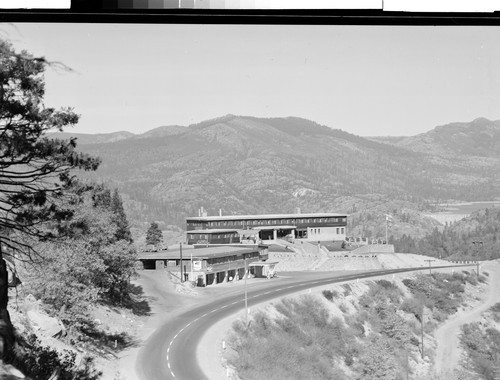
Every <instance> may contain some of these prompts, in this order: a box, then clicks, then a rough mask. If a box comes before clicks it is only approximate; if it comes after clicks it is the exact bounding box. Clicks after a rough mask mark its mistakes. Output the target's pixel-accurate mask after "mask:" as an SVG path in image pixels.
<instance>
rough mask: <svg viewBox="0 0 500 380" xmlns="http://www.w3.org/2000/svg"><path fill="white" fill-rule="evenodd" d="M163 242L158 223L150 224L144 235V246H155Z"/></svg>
mask: <svg viewBox="0 0 500 380" xmlns="http://www.w3.org/2000/svg"><path fill="white" fill-rule="evenodd" d="M161 242H163V234H162V232H161V230H160V228H159V227H158V223H156V222H152V223H151V225H150V226H149V228H148V231H147V233H146V244H148V245H149V244H152V245H157V244H160V243H161Z"/></svg>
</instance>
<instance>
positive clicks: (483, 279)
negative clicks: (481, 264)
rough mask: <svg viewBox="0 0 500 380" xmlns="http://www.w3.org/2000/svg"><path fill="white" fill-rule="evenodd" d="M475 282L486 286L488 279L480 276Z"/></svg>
mask: <svg viewBox="0 0 500 380" xmlns="http://www.w3.org/2000/svg"><path fill="white" fill-rule="evenodd" d="M477 280H478V281H479V282H481V283H483V284H486V283H487V282H488V278H487V277H486V276H483V275H482V274H480V275H479V277H478V278H477Z"/></svg>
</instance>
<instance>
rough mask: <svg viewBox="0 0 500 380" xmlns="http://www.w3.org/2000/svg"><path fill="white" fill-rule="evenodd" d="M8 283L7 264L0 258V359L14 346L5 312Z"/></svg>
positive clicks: (7, 301) (12, 331)
mask: <svg viewBox="0 0 500 380" xmlns="http://www.w3.org/2000/svg"><path fill="white" fill-rule="evenodd" d="M0 257H1V256H0ZM8 282H9V276H8V273H7V264H6V263H5V260H4V259H3V258H0V358H2V359H3V358H4V357H5V356H6V355H8V354H9V353H10V352H12V348H13V346H14V327H13V326H12V322H11V321H10V315H9V311H8V310H7V305H8V303H9V284H8Z"/></svg>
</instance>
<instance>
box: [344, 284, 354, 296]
mask: <svg viewBox="0 0 500 380" xmlns="http://www.w3.org/2000/svg"><path fill="white" fill-rule="evenodd" d="M342 287H343V288H344V290H345V292H344V296H348V295H351V294H352V288H351V285H349V284H342Z"/></svg>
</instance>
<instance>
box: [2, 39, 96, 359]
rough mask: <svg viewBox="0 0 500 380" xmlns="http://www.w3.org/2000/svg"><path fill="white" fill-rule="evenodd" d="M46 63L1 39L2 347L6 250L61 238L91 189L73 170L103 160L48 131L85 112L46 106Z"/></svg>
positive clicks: (23, 254)
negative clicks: (74, 207)
mask: <svg viewBox="0 0 500 380" xmlns="http://www.w3.org/2000/svg"><path fill="white" fill-rule="evenodd" d="M47 65H49V63H48V62H47V61H46V60H45V59H44V58H37V57H33V56H32V55H30V54H28V53H27V52H25V51H23V52H21V53H17V52H16V51H15V50H14V49H13V48H12V46H11V45H10V44H9V43H7V42H5V41H3V40H0V354H4V353H5V352H9V350H11V348H12V344H13V329H12V325H11V322H10V316H9V313H8V310H7V305H8V292H7V271H6V264H5V261H4V259H3V257H2V256H3V255H11V256H14V255H15V256H16V257H18V258H19V259H21V260H30V259H33V258H34V256H36V252H35V251H34V250H33V248H32V247H33V245H32V244H31V243H32V241H33V240H34V241H37V240H50V239H54V238H56V237H57V236H58V235H59V232H60V231H59V227H60V226H61V224H64V223H67V222H68V221H69V220H70V219H71V217H72V210H71V207H67V206H68V204H74V203H76V202H78V199H79V197H80V196H81V194H82V193H83V192H84V191H85V190H86V189H87V187H86V186H80V185H79V184H78V181H77V179H76V177H75V176H74V173H73V169H83V170H96V169H97V167H98V165H99V163H100V161H99V159H96V158H94V157H90V156H88V155H86V154H83V153H77V152H76V151H75V147H76V142H75V139H71V140H58V139H50V138H48V137H46V135H45V134H46V132H48V131H51V130H59V131H62V130H63V128H64V127H66V126H71V125H74V124H76V123H77V122H78V118H79V117H78V115H76V114H75V113H74V112H73V111H72V109H70V108H65V109H61V110H55V109H54V108H46V107H44V105H43V96H44V92H45V83H44V78H43V73H44V71H45V68H46V66H47ZM6 250H8V251H7V252H6Z"/></svg>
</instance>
